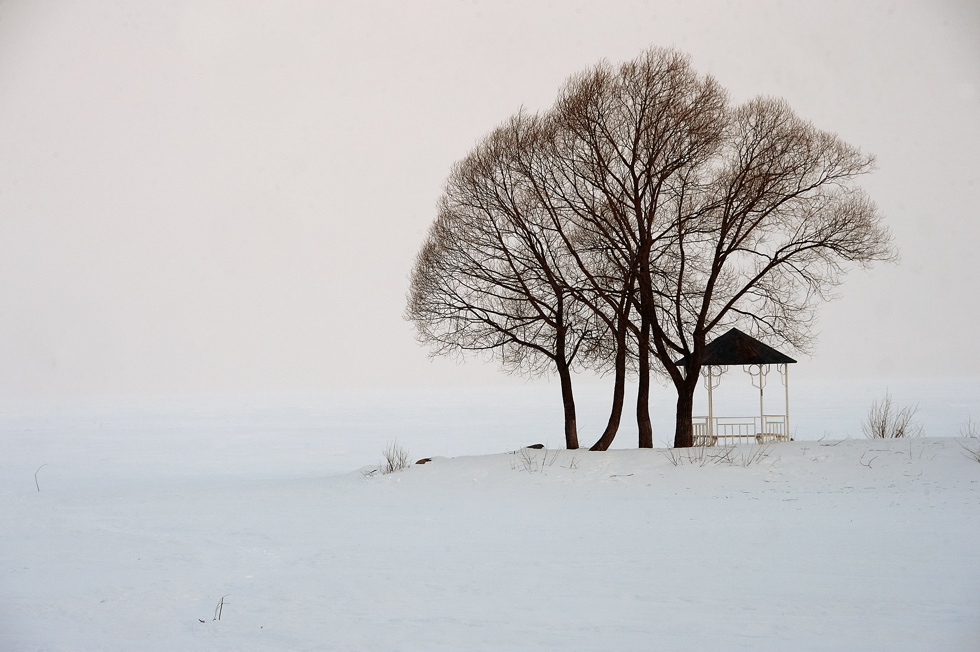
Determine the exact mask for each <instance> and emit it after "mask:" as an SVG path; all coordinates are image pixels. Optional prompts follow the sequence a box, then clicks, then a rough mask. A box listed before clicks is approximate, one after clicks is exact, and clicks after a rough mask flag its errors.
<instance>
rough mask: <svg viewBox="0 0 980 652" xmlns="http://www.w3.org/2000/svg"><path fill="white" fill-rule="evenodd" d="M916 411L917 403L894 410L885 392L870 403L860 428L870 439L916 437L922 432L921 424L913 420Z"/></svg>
mask: <svg viewBox="0 0 980 652" xmlns="http://www.w3.org/2000/svg"><path fill="white" fill-rule="evenodd" d="M918 412H919V406H918V405H907V406H905V407H903V408H902V409H901V410H897V411H896V408H895V406H894V405H893V403H892V397H891V394H889V393H888V392H885V397H884V398H883V399H881V401H875V402H874V403H872V404H871V409H870V410H869V411H868V418H867V419H866V420H865V422H864V423H863V424H861V429H862V430H863V431H864V434H865V436H866V437H869V438H871V439H898V438H901V437H917V436H919V435H921V434H922V426H921V425H920V424H918V423H916V422H914V421H913V418H915V415H916V414H917V413H918Z"/></svg>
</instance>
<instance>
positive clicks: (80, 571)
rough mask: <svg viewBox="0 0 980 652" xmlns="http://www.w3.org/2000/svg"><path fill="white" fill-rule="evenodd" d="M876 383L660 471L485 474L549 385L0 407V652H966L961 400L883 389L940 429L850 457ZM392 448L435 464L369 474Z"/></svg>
mask: <svg viewBox="0 0 980 652" xmlns="http://www.w3.org/2000/svg"><path fill="white" fill-rule="evenodd" d="M879 389H880V390H881V391H883V388H878V387H876V386H869V385H867V384H854V385H853V386H846V384H845V385H841V384H832V385H826V386H821V387H816V386H811V387H810V388H809V390H808V389H807V387H806V383H802V384H801V385H800V386H799V388H794V402H793V413H794V433H795V435H796V437H797V441H795V442H790V443H783V444H774V445H771V446H769V447H765V448H763V447H758V446H744V447H737V448H735V449H733V450H730V451H725V450H724V449H715V450H711V449H707V450H704V449H699V450H696V451H692V452H684V453H674V454H672V453H671V452H669V451H666V450H654V451H637V450H629V449H627V448H623V449H619V450H613V451H609V452H607V453H589V452H587V451H574V452H573V451H559V452H555V451H551V452H547V453H546V451H544V450H539V451H526V452H523V453H522V452H518V453H509V452H506V451H514V450H517V449H518V448H519V447H520V446H521V445H523V444H530V443H537V442H540V443H545V444H548V445H549V446H556V445H557V444H558V443H559V442H560V436H559V435H558V434H556V433H560V424H556V423H555V416H556V414H558V406H557V405H553V404H554V403H555V402H556V400H555V398H556V397H554V396H553V388H550V387H546V388H541V387H527V388H516V389H515V388H498V389H496V390H492V391H489V392H487V391H477V390H466V391H455V392H451V393H447V392H438V391H435V390H431V391H424V392H423V391H418V392H410V391H403V392H373V393H353V392H351V393H347V394H336V395H332V396H326V397H325V396H319V397H312V396H311V397H291V398H290V399H289V400H285V399H282V400H277V401H272V400H268V399H266V400H259V399H245V398H241V397H238V398H234V399H225V400H223V401H215V400H210V401H197V402H193V403H191V402H186V401H184V402H179V403H177V402H173V401H158V402H147V401H142V402H106V401H102V402H100V401H84V402H78V403H75V404H67V403H62V404H59V405H53V404H42V403H34V404H28V403H25V402H7V403H4V404H2V405H0V649H3V650H39V649H44V650H92V649H106V650H133V649H140V650H195V649H199V650H319V649H323V650H351V649H358V650H439V649H445V650H459V649H493V650H500V649H517V650H520V649H562V650H569V649H581V650H599V649H610V650H611V649H617V650H618V649H623V650H647V649H658V648H659V649H669V650H703V649H712V650H738V649H744V650H827V649H834V650H977V649H980V543H978V542H980V463H978V462H977V461H976V460H975V459H971V458H970V457H969V456H968V455H966V454H965V453H966V451H965V450H964V446H966V447H967V448H972V450H980V440H968V439H967V440H964V439H956V438H953V437H952V436H954V435H956V434H958V433H957V429H958V428H959V427H960V425H961V424H962V423H964V422H966V420H967V419H969V418H972V419H973V420H974V421H977V420H978V418H980V407H978V405H977V400H978V399H977V396H980V392H978V391H977V390H978V385H977V383H976V382H973V383H962V384H956V385H950V384H948V383H947V384H946V385H942V384H935V386H929V385H922V384H920V385H918V386H912V385H909V386H902V385H901V384H893V386H892V387H890V389H891V391H892V394H893V396H894V397H895V399H896V402H897V403H899V404H905V403H907V402H916V401H918V402H919V404H920V414H919V416H920V419H921V421H922V424H923V427H924V429H925V432H926V434H927V435H933V436H929V437H922V438H916V439H911V440H893V441H870V440H867V439H864V438H863V437H862V436H861V433H860V420H861V418H863V416H864V414H866V412H867V407H868V405H869V404H870V402H871V400H873V399H874V398H878V397H879V396H880V394H881V391H879ZM664 400H665V401H666V399H664ZM605 401H606V397H605V394H604V392H600V391H595V392H591V393H590V392H589V391H588V390H585V391H583V392H582V394H581V398H580V406H581V407H582V410H583V422H584V423H583V428H584V429H586V430H587V429H590V428H591V429H592V430H595V429H596V428H597V427H598V425H597V424H599V423H601V420H602V419H603V418H604V414H603V412H604V406H605ZM654 412H655V414H656V415H658V416H657V418H658V419H659V420H660V421H658V423H660V424H661V425H660V426H658V439H659V440H663V439H666V438H667V437H666V436H665V435H664V434H661V433H663V432H664V431H665V430H666V427H665V426H663V425H662V424H663V423H664V422H669V413H668V415H667V417H664V416H663V415H662V413H663V412H664V405H662V404H659V403H655V405H654ZM621 437H622V438H621V439H620V440H619V442H618V443H619V445H620V446H623V447H628V446H632V445H634V442H635V435H632V434H631V433H630V431H629V430H628V429H627V430H626V431H624V433H623V435H621ZM821 437H823V439H820V438H821ZM846 437H851V439H845V438H846ZM587 438H588V437H584V438H583V439H587ZM395 439H397V440H398V442H399V443H400V444H401V445H403V446H405V447H406V448H408V449H410V450H411V451H412V453H413V459H417V458H419V457H423V456H432V457H434V458H435V459H434V460H433V462H432V463H430V464H426V465H424V466H413V467H412V468H409V469H407V470H405V471H402V472H399V473H395V474H391V475H386V476H381V475H372V476H366V475H365V474H364V471H368V470H370V466H365V465H374V464H376V463H377V462H378V459H379V456H380V452H381V449H382V447H383V446H384V444H385V443H387V442H389V441H392V440H395ZM842 439H843V441H841V440H842ZM702 454H703V456H701V457H699V455H702ZM546 455H547V460H548V461H547V462H546V461H545V458H546ZM41 465H44V466H41ZM222 598H223V600H224V602H223V605H224V606H223V608H222V610H221V619H220V620H215V610H216V607H217V606H218V604H219V602H220V601H221V600H222ZM202 621H203V622H202Z"/></svg>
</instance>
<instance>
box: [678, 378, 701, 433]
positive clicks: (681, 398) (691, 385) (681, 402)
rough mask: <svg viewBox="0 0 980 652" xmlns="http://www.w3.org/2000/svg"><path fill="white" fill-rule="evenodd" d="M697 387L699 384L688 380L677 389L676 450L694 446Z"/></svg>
mask: <svg viewBox="0 0 980 652" xmlns="http://www.w3.org/2000/svg"><path fill="white" fill-rule="evenodd" d="M695 378H696V377H695ZM697 386H698V385H697V382H690V379H687V380H686V382H684V383H683V385H682V386H680V387H678V388H677V417H676V422H675V426H674V448H690V447H691V446H693V445H694V425H693V416H694V390H695V388H697Z"/></svg>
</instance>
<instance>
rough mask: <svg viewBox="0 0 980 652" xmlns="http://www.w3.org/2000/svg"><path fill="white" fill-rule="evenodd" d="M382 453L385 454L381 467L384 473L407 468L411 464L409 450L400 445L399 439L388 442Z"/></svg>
mask: <svg viewBox="0 0 980 652" xmlns="http://www.w3.org/2000/svg"><path fill="white" fill-rule="evenodd" d="M381 454H382V456H383V458H382V460H381V467H380V468H381V473H382V475H388V474H389V473H394V472H395V471H401V470H402V469H407V468H408V467H409V466H410V465H411V462H409V456H408V451H407V450H405V449H404V448H402V447H401V446H399V445H398V442H397V441H393V442H391V443H390V444H388V445H387V446H386V447H385V449H384V450H383V451H382V452H381Z"/></svg>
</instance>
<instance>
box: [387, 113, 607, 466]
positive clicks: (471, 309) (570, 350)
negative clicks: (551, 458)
mask: <svg viewBox="0 0 980 652" xmlns="http://www.w3.org/2000/svg"><path fill="white" fill-rule="evenodd" d="M536 122H537V120H536V118H534V117H531V116H528V115H526V114H523V113H521V114H518V115H517V116H515V117H514V118H512V119H511V120H510V121H509V122H507V123H505V124H504V125H503V126H501V127H499V128H498V129H496V130H495V131H494V132H492V133H491V134H490V135H489V136H488V137H487V138H486V139H485V140H484V141H483V142H482V143H481V144H480V145H479V146H478V147H477V148H475V150H474V151H473V152H472V153H471V154H470V155H469V156H468V157H467V158H466V159H465V160H463V161H462V162H461V163H459V164H457V165H456V166H455V167H454V169H453V172H452V174H451V175H450V178H449V181H448V182H447V186H446V190H445V193H444V195H443V198H442V200H441V203H440V210H439V215H438V218H437V219H436V221H435V223H434V224H433V225H432V227H431V228H430V231H429V236H428V239H427V241H426V243H425V245H424V246H423V248H422V250H421V252H420V253H419V256H418V258H417V261H416V265H415V269H414V271H413V273H412V280H411V290H410V294H409V304H408V310H407V313H406V316H407V318H408V319H410V320H412V321H413V322H415V325H416V327H417V330H418V333H419V339H420V340H421V341H422V342H424V343H426V344H428V345H430V346H431V347H432V352H433V354H434V355H435V354H445V353H453V352H463V351H486V352H490V353H491V354H492V355H495V356H496V357H497V358H498V359H499V361H500V362H501V363H502V365H503V367H504V368H505V369H507V370H509V371H520V372H524V373H529V374H541V373H547V372H549V371H554V372H556V373H557V375H558V377H559V380H560V383H561V392H562V404H563V408H564V421H565V444H566V446H567V447H568V448H570V449H574V448H578V434H577V422H576V413H575V401H574V394H573V389H572V375H571V370H572V368H573V366H574V364H575V362H576V358H577V357H578V356H579V354H580V352H581V351H582V350H583V347H586V346H588V345H589V343H590V342H591V341H593V340H595V339H596V338H597V337H599V333H598V330H597V326H596V324H595V320H594V319H592V318H591V317H590V313H589V312H588V311H587V310H584V307H583V306H582V304H580V303H579V302H578V301H577V300H576V299H575V292H574V291H573V290H571V289H570V287H571V286H572V283H571V282H570V281H569V279H567V278H566V273H567V270H568V269H571V267H570V266H569V265H568V264H567V259H568V254H567V251H566V250H565V249H564V246H563V243H562V238H560V237H559V236H558V235H557V234H556V233H555V231H554V227H553V224H552V222H551V220H550V219H546V218H544V216H543V215H542V210H541V206H540V204H539V203H538V202H537V198H536V195H535V193H533V192H532V191H531V190H530V189H529V187H528V185H527V183H526V178H525V177H524V176H522V175H521V174H520V166H519V165H518V164H517V162H516V160H517V159H518V158H519V157H521V156H523V152H524V150H525V149H526V148H529V147H533V146H534V142H535V141H534V138H535V135H536V129H537V126H536Z"/></svg>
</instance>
